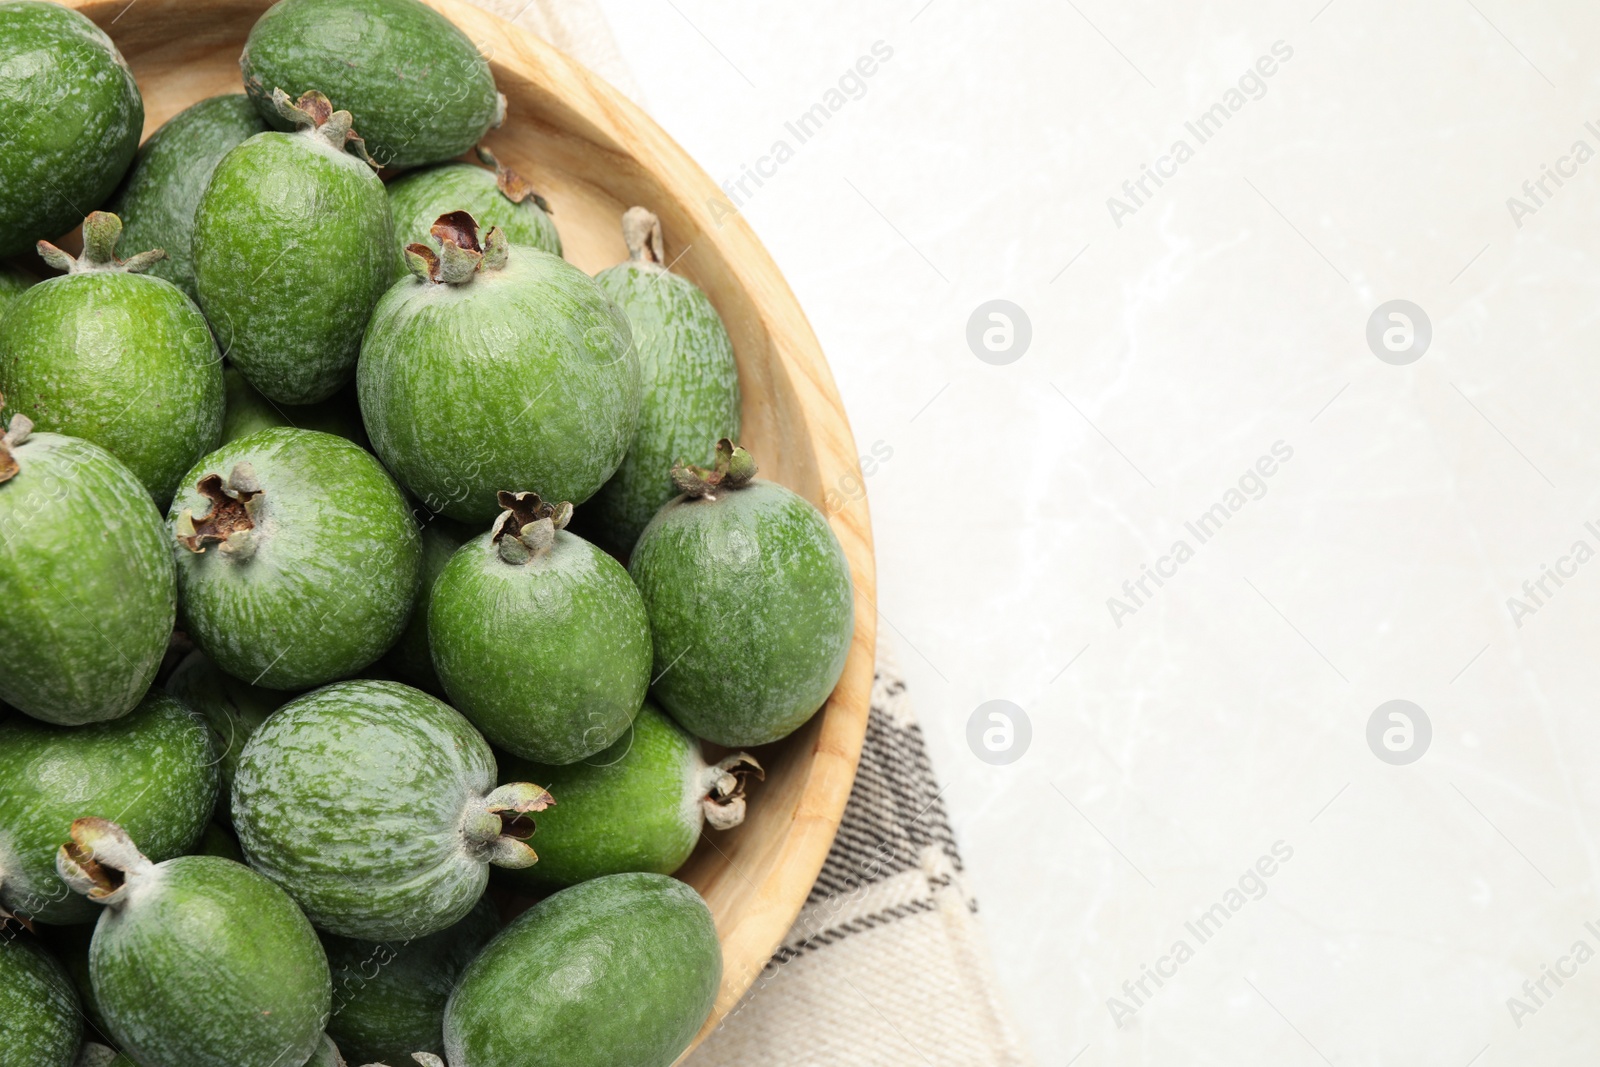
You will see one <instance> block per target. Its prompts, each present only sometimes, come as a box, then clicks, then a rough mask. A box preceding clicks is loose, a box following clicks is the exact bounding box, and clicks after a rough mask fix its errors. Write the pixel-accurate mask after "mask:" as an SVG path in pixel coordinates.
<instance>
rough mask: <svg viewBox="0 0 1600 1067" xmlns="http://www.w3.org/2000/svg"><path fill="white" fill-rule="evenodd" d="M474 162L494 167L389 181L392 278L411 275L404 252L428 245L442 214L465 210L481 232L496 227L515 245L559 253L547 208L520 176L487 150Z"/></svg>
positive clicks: (449, 168)
mask: <svg viewBox="0 0 1600 1067" xmlns="http://www.w3.org/2000/svg"><path fill="white" fill-rule="evenodd" d="M478 158H479V159H481V160H483V162H485V163H487V164H488V165H489V166H490V167H493V168H494V169H493V170H492V171H490V170H485V169H484V168H483V167H475V166H473V165H472V164H471V163H441V164H440V165H439V166H437V167H429V168H428V169H427V170H419V171H415V172H413V173H411V174H406V175H403V176H402V177H400V178H398V179H396V180H395V181H392V182H390V183H389V207H390V209H391V210H392V211H393V212H394V237H395V245H396V246H397V247H396V248H395V277H396V278H404V277H405V276H406V275H407V274H409V273H410V270H409V269H408V268H407V267H406V257H405V248H406V246H407V245H409V244H423V245H426V244H427V243H428V238H429V237H430V236H431V235H432V232H433V224H434V221H435V220H436V219H438V218H439V216H440V215H445V214H449V213H450V212H452V211H465V212H467V213H468V214H470V215H471V216H472V217H473V218H474V219H477V220H478V225H479V226H480V227H482V228H484V229H485V230H487V229H489V228H490V227H495V226H498V227H499V228H500V231H501V232H502V233H504V234H505V235H506V239H507V240H509V241H510V242H511V243H512V244H513V245H524V246H526V247H528V248H537V249H540V250H542V251H545V252H549V253H550V254H551V255H553V256H559V255H561V235H560V234H558V233H557V232H556V224H555V223H554V222H552V221H551V220H550V205H549V204H548V203H547V202H546V201H545V199H544V197H542V196H540V195H539V194H538V193H535V192H534V191H533V189H532V188H530V187H529V185H528V183H527V181H526V180H524V179H523V177H522V175H520V174H518V173H517V172H516V171H514V170H512V169H511V168H509V167H506V166H503V165H501V164H500V161H499V160H497V159H495V157H494V154H493V153H492V152H490V151H489V150H488V149H486V148H481V147H480V148H479V149H478Z"/></svg>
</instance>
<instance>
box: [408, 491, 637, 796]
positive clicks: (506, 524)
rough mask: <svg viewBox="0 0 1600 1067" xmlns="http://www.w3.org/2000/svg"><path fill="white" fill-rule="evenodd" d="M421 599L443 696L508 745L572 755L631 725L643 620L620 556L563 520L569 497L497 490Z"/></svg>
mask: <svg viewBox="0 0 1600 1067" xmlns="http://www.w3.org/2000/svg"><path fill="white" fill-rule="evenodd" d="M500 503H501V506H502V507H504V508H505V509H506V510H505V511H504V512H502V513H501V515H500V518H498V519H497V520H495V524H494V529H493V530H491V531H490V532H489V533H486V534H483V535H482V536H480V537H478V538H475V539H474V540H472V541H470V542H468V543H467V544H466V545H464V546H463V547H462V548H461V549H459V550H458V551H457V552H456V554H455V555H454V556H452V557H451V558H450V562H449V563H448V564H447V565H446V566H445V568H444V571H443V572H442V573H441V574H440V575H439V578H438V580H437V581H436V582H434V586H433V598H432V603H430V604H429V606H428V641H429V644H430V645H431V647H432V650H433V667H434V670H436V671H438V673H439V681H440V682H441V683H443V685H444V691H445V692H446V693H447V694H448V695H449V697H450V702H451V703H452V704H454V705H455V706H456V707H457V708H458V709H460V711H461V713H462V714H463V715H465V716H466V717H467V718H469V719H471V720H472V724H473V725H474V726H476V727H477V728H478V729H479V730H482V731H483V734H484V736H485V737H487V738H488V739H489V740H490V741H492V742H494V744H496V745H498V746H499V747H501V748H503V749H505V750H506V751H507V752H510V753H512V754H513V755H517V756H521V757H523V758H524V759H533V760H538V761H539V762H541V763H556V764H561V763H572V762H574V761H575V760H580V759H582V758H583V757H585V756H590V755H593V754H594V753H596V752H599V751H600V750H601V749H603V748H606V747H607V746H609V745H610V744H611V743H612V742H613V741H615V740H616V739H617V738H618V737H621V736H622V734H623V733H624V732H625V731H626V730H627V729H628V724H629V723H631V722H633V717H634V716H635V715H637V714H638V713H639V706H640V705H641V704H643V703H644V694H645V690H647V689H648V688H649V686H650V623H649V620H648V619H646V617H645V613H644V603H643V601H641V600H640V599H639V590H638V589H637V588H635V587H634V584H633V581H632V579H630V578H629V577H628V572H627V571H625V570H623V568H622V564H620V563H618V562H617V561H616V560H614V559H612V558H611V557H610V556H608V555H606V554H605V553H604V552H602V551H601V550H600V549H598V548H596V547H595V546H594V545H591V544H590V543H589V542H587V541H585V540H584V539H583V538H581V537H577V536H575V535H573V534H570V533H568V532H567V531H566V530H565V526H566V524H567V520H568V519H569V518H571V516H572V505H571V504H565V503H563V504H558V505H551V504H546V503H544V502H543V501H541V500H540V499H539V497H538V495H537V494H535V493H517V494H511V493H501V494H500Z"/></svg>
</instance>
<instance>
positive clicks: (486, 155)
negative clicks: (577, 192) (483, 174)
mask: <svg viewBox="0 0 1600 1067" xmlns="http://www.w3.org/2000/svg"><path fill="white" fill-rule="evenodd" d="M478 159H479V160H480V161H481V162H483V163H485V164H487V165H488V166H491V167H493V168H494V182H495V185H496V186H498V187H499V189H500V195H501V196H504V197H505V198H506V199H507V200H509V201H511V202H512V203H513V204H520V203H522V202H523V201H524V200H528V199H532V200H533V202H534V203H535V204H538V205H539V208H540V210H542V211H543V212H544V213H545V214H546V215H554V214H555V212H554V211H553V210H551V208H550V201H548V200H546V199H545V198H544V197H542V196H540V195H539V194H538V193H536V192H534V191H533V186H531V185H529V184H528V179H526V178H524V177H523V176H522V175H521V174H520V173H518V172H517V171H514V170H512V169H511V168H510V167H508V166H506V165H505V164H504V163H501V162H500V160H499V159H498V158H497V157H496V156H495V154H494V153H493V152H491V151H489V149H487V148H485V147H484V146H483V145H479V146H478Z"/></svg>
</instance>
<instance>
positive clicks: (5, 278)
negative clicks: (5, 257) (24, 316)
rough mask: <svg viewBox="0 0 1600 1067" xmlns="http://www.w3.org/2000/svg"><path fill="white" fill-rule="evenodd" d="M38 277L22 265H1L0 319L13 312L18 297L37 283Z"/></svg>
mask: <svg viewBox="0 0 1600 1067" xmlns="http://www.w3.org/2000/svg"><path fill="white" fill-rule="evenodd" d="M38 282H39V279H38V278H35V277H34V276H33V275H32V274H29V273H28V272H27V271H25V270H23V269H22V268H21V267H8V266H4V265H0V321H3V320H4V319H5V317H6V316H7V315H9V314H10V313H11V309H12V307H13V306H15V305H16V302H17V300H18V298H20V297H21V296H22V294H23V293H25V292H27V291H28V289H29V288H30V287H31V286H34V285H37V284H38Z"/></svg>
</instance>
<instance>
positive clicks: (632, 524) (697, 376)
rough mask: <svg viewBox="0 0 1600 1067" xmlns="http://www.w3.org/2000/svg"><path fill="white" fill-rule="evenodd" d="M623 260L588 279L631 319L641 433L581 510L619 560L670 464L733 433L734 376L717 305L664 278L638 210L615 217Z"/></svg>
mask: <svg viewBox="0 0 1600 1067" xmlns="http://www.w3.org/2000/svg"><path fill="white" fill-rule="evenodd" d="M622 233H623V237H624V238H625V240H626V241H627V244H628V253H629V258H628V260H627V262H625V263H620V264H618V265H617V266H615V267H608V268H607V269H605V270H603V271H601V272H600V273H599V274H597V275H595V279H594V280H595V281H596V282H598V283H599V285H600V288H602V289H604V290H605V291H606V294H607V295H608V296H610V297H611V299H612V300H614V301H616V303H617V306H618V307H620V308H622V310H623V311H624V312H626V313H627V316H628V325H629V326H630V327H631V328H632V330H633V344H634V347H635V348H636V349H637V350H638V352H639V370H640V374H641V382H642V386H641V400H640V404H639V431H638V433H636V434H635V435H634V438H633V445H632V446H631V447H630V448H629V449H628V455H627V457H626V458H625V459H624V460H623V461H622V466H620V467H618V468H617V473H616V474H613V475H612V476H611V480H610V481H609V482H607V483H606V484H605V486H604V487H602V488H601V490H600V491H599V492H598V493H596V494H595V496H594V499H593V500H592V501H590V503H589V507H588V508H587V509H585V513H584V520H585V522H587V523H591V524H592V528H593V530H594V536H595V540H596V541H597V542H598V543H599V544H600V545H602V546H603V547H605V548H607V549H609V550H610V551H612V552H615V553H617V554H618V555H620V556H624V557H625V556H626V555H627V554H628V553H629V552H630V551H632V549H633V545H634V542H636V541H638V539H639V535H640V534H641V533H643V532H644V528H645V527H646V526H647V525H649V523H650V519H651V518H652V517H653V516H654V515H655V513H656V512H657V511H659V510H660V509H661V505H663V504H665V503H666V502H667V501H669V500H671V499H672V498H673V497H674V496H676V495H677V492H678V491H677V489H676V488H674V486H673V484H672V466H673V464H675V463H680V462H685V461H687V462H692V463H708V462H710V461H711V460H712V459H713V458H714V455H713V450H714V447H715V446H714V444H713V442H715V441H717V440H719V439H720V438H724V437H726V438H730V439H733V440H737V439H738V437H739V372H738V368H737V367H735V365H734V360H733V342H732V341H731V340H729V338H728V331H727V329H726V327H724V326H723V325H722V319H721V318H719V317H718V315H717V309H716V308H714V307H712V306H711V301H710V299H708V298H707V297H706V294H705V293H704V292H703V291H701V289H700V287H699V286H698V285H695V284H694V282H691V281H690V280H689V279H687V278H684V277H681V276H680V275H677V274H673V273H671V272H669V271H668V270H667V268H666V265H665V264H666V254H665V249H664V247H663V244H662V239H661V223H660V222H659V221H658V220H657V219H656V217H655V216H654V215H653V214H651V213H650V212H648V211H646V210H645V209H644V208H642V207H636V208H630V209H629V210H628V213H627V214H625V215H624V216H623V217H622Z"/></svg>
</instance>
